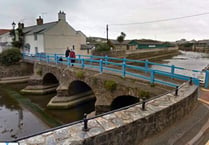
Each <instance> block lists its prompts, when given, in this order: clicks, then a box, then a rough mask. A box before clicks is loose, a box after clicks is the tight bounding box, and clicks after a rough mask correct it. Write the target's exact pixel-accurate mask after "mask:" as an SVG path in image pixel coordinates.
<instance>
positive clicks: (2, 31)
mask: <svg viewBox="0 0 209 145" xmlns="http://www.w3.org/2000/svg"><path fill="white" fill-rule="evenodd" d="M10 31H11V30H10V29H0V35H2V34H5V33H7V32H10Z"/></svg>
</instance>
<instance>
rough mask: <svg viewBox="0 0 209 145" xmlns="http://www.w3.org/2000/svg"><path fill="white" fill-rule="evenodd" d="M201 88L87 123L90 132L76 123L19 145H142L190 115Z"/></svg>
mask: <svg viewBox="0 0 209 145" xmlns="http://www.w3.org/2000/svg"><path fill="white" fill-rule="evenodd" d="M197 97H198V87H197V86H194V85H189V84H188V83H185V84H183V85H182V87H181V88H180V90H179V93H178V96H175V95H174V92H171V93H168V94H166V95H163V96H161V97H159V98H157V99H154V100H151V101H149V102H147V103H146V110H144V111H143V110H142V109H141V104H137V105H135V106H132V107H130V108H126V109H122V110H120V111H115V112H112V113H110V114H106V115H100V116H97V117H96V118H94V119H90V120H89V121H88V127H89V131H86V132H85V131H82V128H83V123H76V124H73V125H69V126H67V127H62V128H60V129H56V130H53V129H52V130H51V131H48V132H46V133H43V134H39V135H36V136H33V137H30V138H26V139H22V140H19V143H20V145H25V144H30V145H35V144H50V145H52V144H56V145H59V144H63V145H139V144H140V143H141V142H142V141H143V139H145V138H146V137H148V136H150V135H153V134H157V133H158V132H160V131H162V130H163V129H165V128H166V127H168V126H170V125H171V124H173V123H174V122H175V121H177V120H180V119H181V118H183V117H184V116H185V115H186V114H188V113H189V112H190V111H191V110H192V108H193V107H194V106H195V105H196V103H197Z"/></svg>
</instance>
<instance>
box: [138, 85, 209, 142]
mask: <svg viewBox="0 0 209 145" xmlns="http://www.w3.org/2000/svg"><path fill="white" fill-rule="evenodd" d="M199 93H200V95H199V98H198V100H199V102H198V103H197V105H196V107H195V108H194V109H193V110H191V112H190V113H189V114H187V115H186V116H185V117H184V118H182V119H181V120H179V121H177V122H176V123H174V124H173V125H172V126H170V127H169V128H166V129H165V130H163V131H162V132H160V133H158V134H156V135H153V136H150V137H149V138H147V139H145V140H144V141H142V142H141V143H140V144H139V145H209V89H204V88H200V91H199Z"/></svg>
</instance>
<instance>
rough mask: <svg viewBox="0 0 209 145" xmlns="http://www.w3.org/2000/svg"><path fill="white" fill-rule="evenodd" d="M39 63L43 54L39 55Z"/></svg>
mask: <svg viewBox="0 0 209 145" xmlns="http://www.w3.org/2000/svg"><path fill="white" fill-rule="evenodd" d="M39 61H41V54H40V53H39Z"/></svg>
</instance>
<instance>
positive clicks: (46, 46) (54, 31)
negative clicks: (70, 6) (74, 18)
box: [23, 11, 87, 54]
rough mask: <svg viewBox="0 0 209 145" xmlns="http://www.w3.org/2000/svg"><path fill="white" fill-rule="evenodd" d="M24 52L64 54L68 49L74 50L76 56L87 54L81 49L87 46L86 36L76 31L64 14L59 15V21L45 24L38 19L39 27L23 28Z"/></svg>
mask: <svg viewBox="0 0 209 145" xmlns="http://www.w3.org/2000/svg"><path fill="white" fill-rule="evenodd" d="M23 33H24V49H23V50H24V52H26V53H29V54H36V53H56V54H64V53H65V50H66V48H67V47H69V48H70V49H71V48H74V49H75V50H74V51H75V53H76V54H87V50H83V49H81V45H83V44H86V36H85V35H84V34H83V33H82V32H81V31H76V30H75V29H74V28H73V27H71V26H70V25H69V24H68V23H67V22H66V15H65V13H64V12H61V11H60V12H59V13H58V21H55V22H50V23H45V24H44V23H43V19H42V18H41V17H39V18H38V19H37V25H34V26H30V27H25V28H23Z"/></svg>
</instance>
